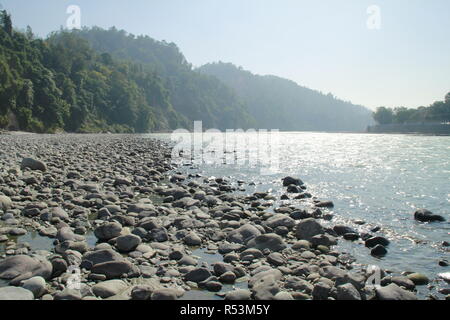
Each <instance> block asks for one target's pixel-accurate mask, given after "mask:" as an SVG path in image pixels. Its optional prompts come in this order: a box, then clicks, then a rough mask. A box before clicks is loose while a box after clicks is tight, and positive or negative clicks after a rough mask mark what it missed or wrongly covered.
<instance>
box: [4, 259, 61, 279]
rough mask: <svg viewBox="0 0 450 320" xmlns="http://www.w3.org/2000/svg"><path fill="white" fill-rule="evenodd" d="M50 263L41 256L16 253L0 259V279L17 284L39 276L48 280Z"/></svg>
mask: <svg viewBox="0 0 450 320" xmlns="http://www.w3.org/2000/svg"><path fill="white" fill-rule="evenodd" d="M52 269H53V267H52V264H51V263H50V262H49V261H47V259H45V258H44V257H41V256H34V257H30V256H26V255H17V256H12V257H8V258H6V259H5V260H3V261H0V279H6V280H10V284H11V285H19V284H20V282H21V281H22V280H26V279H30V278H32V277H36V276H40V277H43V278H44V279H45V280H48V279H49V278H50V276H51V275H52Z"/></svg>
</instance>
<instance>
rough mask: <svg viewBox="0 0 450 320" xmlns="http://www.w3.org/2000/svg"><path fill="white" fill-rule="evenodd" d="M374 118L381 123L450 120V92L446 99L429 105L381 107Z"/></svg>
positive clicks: (374, 114)
mask: <svg viewBox="0 0 450 320" xmlns="http://www.w3.org/2000/svg"><path fill="white" fill-rule="evenodd" d="M373 118H374V119H375V121H376V122H377V123H379V124H391V123H397V124H403V123H418V122H450V92H449V93H447V95H446V96H445V98H444V101H436V102H434V103H433V104H432V105H431V106H429V107H419V108H417V109H408V108H405V107H398V108H394V109H391V108H386V107H379V108H377V110H376V111H375V112H374V113H373Z"/></svg>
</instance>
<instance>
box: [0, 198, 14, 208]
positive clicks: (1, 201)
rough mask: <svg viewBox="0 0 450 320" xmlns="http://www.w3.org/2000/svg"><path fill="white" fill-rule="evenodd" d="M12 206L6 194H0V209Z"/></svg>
mask: <svg viewBox="0 0 450 320" xmlns="http://www.w3.org/2000/svg"><path fill="white" fill-rule="evenodd" d="M11 207H12V201H11V199H10V198H9V197H7V196H2V195H0V210H3V211H6V210H9V209H11Z"/></svg>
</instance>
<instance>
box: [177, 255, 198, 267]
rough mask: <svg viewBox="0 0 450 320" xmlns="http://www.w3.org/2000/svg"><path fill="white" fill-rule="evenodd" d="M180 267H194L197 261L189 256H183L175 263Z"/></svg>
mask: <svg viewBox="0 0 450 320" xmlns="http://www.w3.org/2000/svg"><path fill="white" fill-rule="evenodd" d="M177 263H178V264H179V265H180V266H196V265H197V263H198V262H197V260H196V259H195V258H193V257H191V256H188V255H184V256H183V258H181V259H180V260H178V262H177Z"/></svg>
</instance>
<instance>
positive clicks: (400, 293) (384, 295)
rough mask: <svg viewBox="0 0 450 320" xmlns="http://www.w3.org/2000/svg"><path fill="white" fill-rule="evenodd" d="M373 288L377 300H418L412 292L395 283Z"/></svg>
mask: <svg viewBox="0 0 450 320" xmlns="http://www.w3.org/2000/svg"><path fill="white" fill-rule="evenodd" d="M375 290H376V294H377V298H378V299H379V300H418V299H417V297H416V295H415V294H414V293H412V292H409V291H407V290H404V289H402V288H400V287H399V286H398V285H396V284H395V283H391V284H390V285H388V286H386V287H376V288H375Z"/></svg>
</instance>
